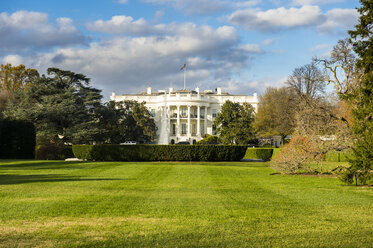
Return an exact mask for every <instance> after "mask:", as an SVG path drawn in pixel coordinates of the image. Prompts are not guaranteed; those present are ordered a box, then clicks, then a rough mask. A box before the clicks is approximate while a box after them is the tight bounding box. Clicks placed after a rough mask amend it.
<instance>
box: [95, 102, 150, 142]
mask: <svg viewBox="0 0 373 248" xmlns="http://www.w3.org/2000/svg"><path fill="white" fill-rule="evenodd" d="M100 128H101V131H102V133H101V135H102V139H103V141H104V143H111V144H119V143H121V142H124V141H137V142H138V143H147V142H151V141H153V140H154V138H155V134H156V131H157V127H156V125H155V122H154V119H152V118H151V113H150V112H149V110H148V109H147V108H146V107H145V102H142V103H139V102H137V101H123V102H114V101H110V102H108V103H107V104H106V105H105V108H103V109H102V111H101V118H100Z"/></svg>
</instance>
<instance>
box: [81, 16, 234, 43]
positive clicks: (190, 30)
mask: <svg viewBox="0 0 373 248" xmlns="http://www.w3.org/2000/svg"><path fill="white" fill-rule="evenodd" d="M87 28H88V29H89V30H91V31H96V32H104V33H110V34H126V35H132V36H154V35H159V36H164V35H180V36H186V37H192V36H201V37H205V38H206V37H208V36H210V38H211V39H214V38H215V36H216V35H220V36H222V37H225V38H226V39H227V40H235V41H236V40H237V39H238V34H237V32H236V30H235V28H234V27H232V26H221V27H219V28H217V29H216V30H213V29H212V28H211V27H210V26H207V25H204V26H200V27H198V26H197V25H196V24H194V23H191V22H187V23H182V24H178V23H170V24H156V25H153V24H151V23H149V22H147V21H146V20H144V19H143V18H140V19H138V20H134V19H133V18H132V17H131V16H113V17H112V18H111V20H108V21H103V20H98V21H95V22H94V23H88V24H87Z"/></svg>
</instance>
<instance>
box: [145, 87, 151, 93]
mask: <svg viewBox="0 0 373 248" xmlns="http://www.w3.org/2000/svg"><path fill="white" fill-rule="evenodd" d="M146 94H148V95H151V94H152V87H150V86H148V88H146Z"/></svg>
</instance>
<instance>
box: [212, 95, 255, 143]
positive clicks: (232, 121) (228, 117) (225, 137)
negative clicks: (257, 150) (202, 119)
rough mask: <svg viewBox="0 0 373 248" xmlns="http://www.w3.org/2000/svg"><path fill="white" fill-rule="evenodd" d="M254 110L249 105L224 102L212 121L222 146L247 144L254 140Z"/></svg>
mask: <svg viewBox="0 0 373 248" xmlns="http://www.w3.org/2000/svg"><path fill="white" fill-rule="evenodd" d="M253 121H254V109H253V107H252V106H251V104H249V103H243V104H242V105H241V104H239V103H234V102H231V101H226V102H225V103H224V104H223V106H222V108H221V111H220V112H219V113H218V115H217V116H216V118H215V120H214V125H215V126H216V132H217V134H218V136H219V139H220V140H221V142H222V143H223V144H247V143H249V142H250V140H252V139H253V138H254V129H253V127H252V123H253Z"/></svg>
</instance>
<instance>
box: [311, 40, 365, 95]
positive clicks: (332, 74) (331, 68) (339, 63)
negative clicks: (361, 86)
mask: <svg viewBox="0 0 373 248" xmlns="http://www.w3.org/2000/svg"><path fill="white" fill-rule="evenodd" d="M314 62H315V63H322V64H323V65H324V81H326V82H327V83H332V84H333V85H334V87H335V89H336V91H337V93H338V94H339V95H340V96H341V95H343V94H346V93H348V92H350V91H351V90H352V87H354V84H353V82H354V81H356V80H354V79H355V78H356V77H357V76H358V74H357V73H356V72H357V71H356V70H355V64H356V57H355V55H354V54H353V52H352V47H351V43H350V41H349V40H348V39H344V40H339V41H338V43H337V45H335V46H334V47H333V50H332V52H331V56H330V58H329V59H318V58H314Z"/></svg>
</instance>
